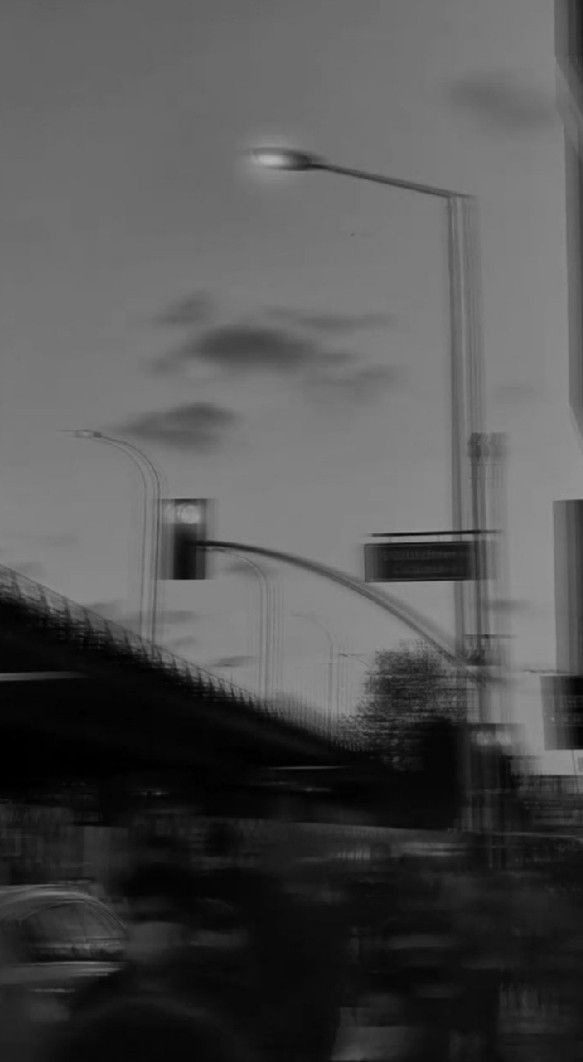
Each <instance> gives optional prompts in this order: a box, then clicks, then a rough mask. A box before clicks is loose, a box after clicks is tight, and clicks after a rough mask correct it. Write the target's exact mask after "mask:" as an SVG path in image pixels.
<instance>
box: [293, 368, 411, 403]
mask: <svg viewBox="0 0 583 1062" xmlns="http://www.w3.org/2000/svg"><path fill="white" fill-rule="evenodd" d="M403 379H404V371H403V369H402V368H401V367H400V366H396V365H367V366H365V367H364V368H362V369H355V370H353V371H349V372H345V373H338V374H333V373H314V374H313V375H312V376H310V377H308V379H307V380H306V382H305V391H306V394H307V396H308V398H310V399H312V400H315V401H316V402H324V403H326V404H335V403H336V404H338V403H341V404H349V405H352V406H354V405H359V404H360V403H364V402H370V401H372V400H373V399H375V398H378V397H380V396H381V395H382V394H384V393H386V392H387V391H388V390H393V389H394V388H395V387H398V386H399V385H400V383H401V382H402V381H403Z"/></svg>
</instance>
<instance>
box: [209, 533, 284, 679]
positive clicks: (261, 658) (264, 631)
mask: <svg viewBox="0 0 583 1062" xmlns="http://www.w3.org/2000/svg"><path fill="white" fill-rule="evenodd" d="M218 552H220V553H227V554H229V555H230V556H233V557H237V559H238V560H240V561H242V562H243V563H244V564H245V565H247V567H248V568H249V569H250V571H252V572H253V573H254V574H255V576H256V579H257V585H258V587H259V653H258V664H259V666H258V690H259V695H260V696H262V697H264V699H265V700H267V698H268V695H269V673H270V660H269V656H270V644H271V643H270V637H269V624H270V621H271V614H270V594H269V588H270V579H271V573H269V572H267V571H266V570H265V568H262V567H261V565H260V564H257V563H256V562H255V561H253V560H251V558H250V557H246V556H245V555H244V554H243V553H239V552H238V551H237V550H232V549H218Z"/></svg>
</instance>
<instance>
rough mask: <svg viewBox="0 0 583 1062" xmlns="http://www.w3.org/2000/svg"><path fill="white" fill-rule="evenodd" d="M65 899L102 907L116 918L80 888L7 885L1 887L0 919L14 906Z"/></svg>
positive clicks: (35, 905) (27, 905)
mask: <svg viewBox="0 0 583 1062" xmlns="http://www.w3.org/2000/svg"><path fill="white" fill-rule="evenodd" d="M63 900H67V901H69V902H75V903H85V904H89V905H91V906H92V907H100V908H102V909H103V910H105V911H106V912H107V913H108V914H110V915H111V916H112V917H113V918H116V915H115V914H114V913H113V912H110V910H109V908H108V907H106V906H105V904H103V903H101V901H100V900H97V899H96V898H95V897H93V896H90V895H89V894H88V893H86V892H82V891H81V890H80V889H70V888H67V887H66V886H58V885H6V886H3V887H1V888H0V919H1V918H4V917H7V916H9V914H10V911H11V910H13V909H14V907H20V906H21V907H29V906H30V907H37V906H39V904H40V905H43V904H45V903H52V902H55V901H61V902H62V901H63ZM118 921H119V919H118Z"/></svg>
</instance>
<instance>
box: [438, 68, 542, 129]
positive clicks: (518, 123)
mask: <svg viewBox="0 0 583 1062" xmlns="http://www.w3.org/2000/svg"><path fill="white" fill-rule="evenodd" d="M449 95H450V98H451V100H452V101H453V103H454V104H455V105H456V106H457V107H459V108H461V109H462V110H465V111H466V112H467V113H468V114H470V115H471V116H472V117H473V118H474V119H475V120H476V121H477V122H478V123H479V124H480V125H482V126H483V127H484V128H485V129H490V130H502V131H504V132H507V133H520V132H522V131H525V132H528V131H533V132H535V131H537V130H539V129H544V128H546V127H547V126H548V125H549V124H551V123H552V122H553V121H554V120H555V119H556V117H557V112H556V107H555V103H554V98H553V97H552V96H550V95H547V94H546V93H543V92H541V91H540V90H539V89H537V88H535V87H534V86H532V85H528V84H525V83H521V82H520V81H518V80H517V79H516V78H515V77H512V76H510V75H509V74H508V73H506V72H504V71H502V72H500V73H496V72H489V73H484V74H470V75H467V76H466V77H463V78H459V79H458V80H457V81H455V82H454V83H453V84H452V85H451V86H450V88H449Z"/></svg>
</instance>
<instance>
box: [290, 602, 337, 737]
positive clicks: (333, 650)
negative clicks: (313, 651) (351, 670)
mask: <svg viewBox="0 0 583 1062" xmlns="http://www.w3.org/2000/svg"><path fill="white" fill-rule="evenodd" d="M292 615H293V616H295V618H296V619H306V620H309V621H310V622H311V623H314V624H315V625H316V626H317V627H319V628H320V630H321V631H322V632H323V633H324V634H325V635H326V638H327V640H328V650H329V652H328V667H327V670H328V679H327V683H328V692H327V705H328V716H329V719H330V721H331V720H332V718H333V714H334V706H336V716H337V717H338V716H339V714H340V711H339V700H340V697H339V695H340V688H339V684H338V676H337V681H336V688H335V684H334V665H335V662H336V658H337V659H340V657H341V656H342V652H341V647H340V645H339V643H338V642H337V640H336V639H335V638H334V637H333V635H332V634H331V632H330V631H329V630H328V627H326V625H325V624H324V623H322V621H321V620H320V619H319V618H318V617H317V616H315V615H314V614H313V613H312V612H293V613H292ZM335 692H336V698H335V697H334V693H335Z"/></svg>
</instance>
